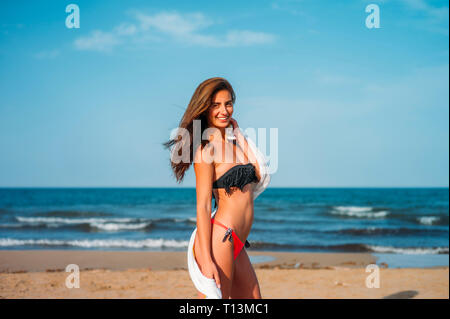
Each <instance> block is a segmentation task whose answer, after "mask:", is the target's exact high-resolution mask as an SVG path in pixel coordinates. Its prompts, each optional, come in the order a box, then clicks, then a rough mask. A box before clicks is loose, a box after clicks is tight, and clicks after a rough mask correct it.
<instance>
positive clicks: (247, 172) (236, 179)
mask: <svg viewBox="0 0 450 319" xmlns="http://www.w3.org/2000/svg"><path fill="white" fill-rule="evenodd" d="M252 182H258V178H257V177H256V170H255V166H254V165H253V164H252V163H248V164H239V165H235V166H233V167H232V168H230V169H229V170H228V171H227V172H226V173H225V174H223V175H222V176H220V178H219V179H218V180H217V181H215V182H214V183H213V188H225V191H226V192H227V193H228V194H230V195H231V187H238V188H239V189H240V190H241V191H242V189H243V188H244V186H245V185H247V184H248V183H252Z"/></svg>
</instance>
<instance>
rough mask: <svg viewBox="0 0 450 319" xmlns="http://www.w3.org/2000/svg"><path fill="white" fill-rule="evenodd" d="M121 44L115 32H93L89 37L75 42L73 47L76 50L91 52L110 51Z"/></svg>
mask: <svg viewBox="0 0 450 319" xmlns="http://www.w3.org/2000/svg"><path fill="white" fill-rule="evenodd" d="M120 43H121V41H120V39H119V38H118V33H117V31H116V32H103V31H100V30H95V31H93V32H92V33H91V34H90V35H89V36H86V37H81V38H78V39H76V40H75V43H74V44H75V47H76V48H77V49H78V50H91V51H101V52H106V51H111V49H112V48H113V47H115V46H117V45H119V44H120Z"/></svg>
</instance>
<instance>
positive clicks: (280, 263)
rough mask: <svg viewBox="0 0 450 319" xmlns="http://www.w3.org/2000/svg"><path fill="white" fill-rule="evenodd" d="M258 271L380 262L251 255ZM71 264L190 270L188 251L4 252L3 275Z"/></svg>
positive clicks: (360, 256)
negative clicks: (188, 268)
mask: <svg viewBox="0 0 450 319" xmlns="http://www.w3.org/2000/svg"><path fill="white" fill-rule="evenodd" d="M247 253H248V255H249V257H250V260H251V262H252V264H253V267H254V268H255V269H259V268H261V269H272V268H280V269H297V268H298V269H323V268H329V267H346V268H356V267H365V266H367V265H368V264H373V263H375V262H376V257H375V256H373V255H372V254H368V253H296V252H276V251H254V252H252V251H247ZM68 264H77V265H78V266H79V267H80V270H82V269H84V270H87V269H109V270H126V269H142V268H149V269H151V270H187V256H186V252H185V251H181V252H180V251H125V250H124V251H120V250H117V251H101V250H0V273H5V272H39V271H52V270H53V271H55V270H56V271H57V270H61V271H64V269H65V267H66V266H67V265H68Z"/></svg>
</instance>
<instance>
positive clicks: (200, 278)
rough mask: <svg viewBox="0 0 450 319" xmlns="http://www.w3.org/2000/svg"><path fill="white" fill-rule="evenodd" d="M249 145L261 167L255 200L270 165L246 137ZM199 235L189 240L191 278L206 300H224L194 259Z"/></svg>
mask: <svg viewBox="0 0 450 319" xmlns="http://www.w3.org/2000/svg"><path fill="white" fill-rule="evenodd" d="M246 140H247V143H248V145H249V147H250V148H251V150H252V152H253V154H254V155H255V157H256V160H257V162H258V166H259V172H260V176H261V178H260V180H259V182H258V183H257V184H255V186H254V188H253V199H254V200H255V199H256V197H258V196H259V195H260V194H261V193H262V192H263V191H264V190H265V189H266V188H267V186H268V185H269V182H270V175H269V166H268V165H269V164H268V161H267V159H266V157H265V156H264V155H263V154H262V153H261V152H260V150H259V149H258V148H257V147H256V145H255V143H254V142H253V141H252V140H251V139H250V138H248V137H246ZM216 212H217V208H215V209H214V211H213V212H212V214H211V218H212V217H214V215H215V214H216ZM196 234H197V228H195V229H194V231H193V232H192V235H191V239H190V240H189V245H188V251H187V264H188V270H189V276H190V277H191V280H192V282H193V283H194V285H195V288H197V290H198V291H200V292H201V293H202V294H204V295H205V296H206V299H222V292H221V291H220V289H219V288H218V287H217V285H216V281H215V280H214V278H208V277H206V276H205V275H203V274H202V272H201V271H200V268H199V267H198V264H197V260H196V259H195V257H194V241H195V235H196Z"/></svg>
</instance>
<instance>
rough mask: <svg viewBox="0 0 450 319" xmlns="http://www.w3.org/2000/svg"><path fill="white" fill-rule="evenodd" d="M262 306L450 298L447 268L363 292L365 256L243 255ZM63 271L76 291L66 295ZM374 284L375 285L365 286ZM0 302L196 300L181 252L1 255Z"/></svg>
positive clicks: (394, 276)
mask: <svg viewBox="0 0 450 319" xmlns="http://www.w3.org/2000/svg"><path fill="white" fill-rule="evenodd" d="M249 256H250V259H251V260H252V263H253V266H254V268H255V271H256V274H257V277H258V280H259V283H260V287H261V294H262V297H263V298H265V299H278V298H288V299H291V298H293V299H304V298H306V299H309V298H338V299H347V298H349V299H352V298H362V299H367V298H368V299H378V298H401V299H403V298H416V299H422V298H447V299H448V298H449V268H448V266H445V267H437V266H436V267H429V268H389V265H388V264H385V263H381V264H377V265H378V267H379V268H378V269H379V287H378V288H376V287H372V288H369V287H368V286H367V283H366V281H367V280H366V279H367V277H368V276H370V275H371V274H373V273H371V272H366V266H367V265H369V264H376V263H377V260H376V257H375V256H374V255H372V254H368V253H296V252H274V251H255V252H249ZM69 264H75V265H77V266H78V268H79V270H80V272H79V288H68V287H67V286H66V278H67V277H68V276H70V275H73V273H71V272H66V267H67V266H68V265H69ZM370 285H372V286H373V285H374V282H373V281H370V282H369V286H370ZM0 298H100V299H102V298H138V299H140V298H152V299H153V298H155V299H196V298H197V290H196V289H195V287H194V285H193V283H192V282H191V280H190V277H189V273H188V272H187V264H186V253H185V252H165V251H89V250H2V251H0Z"/></svg>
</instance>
